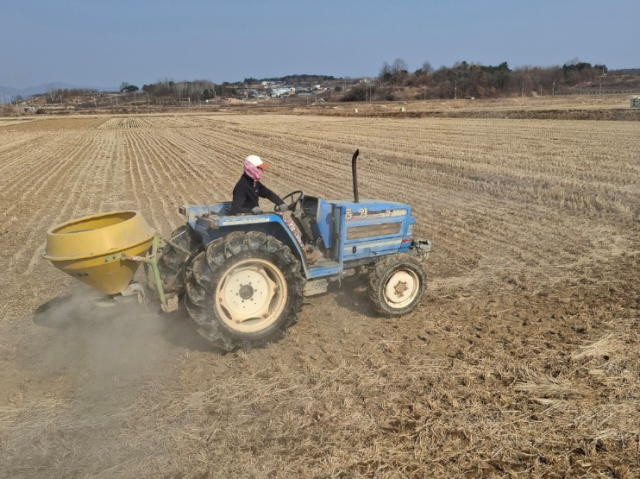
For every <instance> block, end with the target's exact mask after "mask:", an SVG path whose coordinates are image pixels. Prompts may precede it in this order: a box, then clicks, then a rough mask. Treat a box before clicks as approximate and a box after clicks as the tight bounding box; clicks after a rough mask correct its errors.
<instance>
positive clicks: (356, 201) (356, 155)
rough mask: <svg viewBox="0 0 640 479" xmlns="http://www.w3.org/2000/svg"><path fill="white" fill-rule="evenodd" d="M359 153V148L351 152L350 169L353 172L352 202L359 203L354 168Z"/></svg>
mask: <svg viewBox="0 0 640 479" xmlns="http://www.w3.org/2000/svg"><path fill="white" fill-rule="evenodd" d="M359 154H360V148H358V149H357V150H356V152H355V153H354V154H353V158H351V171H352V173H353V202H354V203H359V200H360V198H359V197H358V169H357V168H356V160H357V159H358V155H359Z"/></svg>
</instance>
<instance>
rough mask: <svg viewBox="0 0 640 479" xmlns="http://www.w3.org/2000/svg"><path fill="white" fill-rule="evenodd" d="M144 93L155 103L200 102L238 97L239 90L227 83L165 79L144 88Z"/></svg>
mask: <svg viewBox="0 0 640 479" xmlns="http://www.w3.org/2000/svg"><path fill="white" fill-rule="evenodd" d="M142 91H143V92H144V93H146V94H147V95H148V98H149V99H150V100H152V101H154V102H155V103H167V102H170V103H173V102H176V101H177V102H184V101H188V102H200V101H206V100H212V99H215V98H226V97H233V96H236V95H237V93H238V91H237V88H236V87H235V86H233V85H231V84H229V83H227V82H223V83H222V84H216V83H213V82H212V81H209V80H194V81H179V82H174V81H173V80H169V79H165V80H159V81H157V82H156V83H151V84H148V85H143V86H142Z"/></svg>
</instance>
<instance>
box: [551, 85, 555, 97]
mask: <svg viewBox="0 0 640 479" xmlns="http://www.w3.org/2000/svg"><path fill="white" fill-rule="evenodd" d="M551 96H552V97H554V96H556V82H553V89H552V90H551Z"/></svg>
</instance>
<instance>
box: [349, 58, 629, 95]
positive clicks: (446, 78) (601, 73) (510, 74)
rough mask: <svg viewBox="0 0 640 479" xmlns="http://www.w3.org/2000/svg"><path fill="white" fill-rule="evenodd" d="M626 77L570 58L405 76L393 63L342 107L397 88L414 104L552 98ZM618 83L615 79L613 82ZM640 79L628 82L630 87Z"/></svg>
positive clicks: (460, 65)
mask: <svg viewBox="0 0 640 479" xmlns="http://www.w3.org/2000/svg"><path fill="white" fill-rule="evenodd" d="M625 74H626V73H624V72H622V71H612V72H609V70H608V68H607V66H606V65H603V64H595V65H592V64H591V63H588V62H582V61H580V60H579V59H577V58H575V59H573V60H570V61H568V62H566V63H565V64H564V65H562V66H550V67H540V66H523V67H518V68H514V69H511V68H510V67H509V64H508V63H507V62H502V63H500V64H498V65H482V64H480V63H468V62H466V61H462V62H456V63H454V64H453V65H452V66H441V67H440V68H438V69H437V70H436V69H434V68H433V67H432V66H431V64H430V63H429V62H428V61H427V62H424V64H423V65H422V66H421V67H420V68H418V69H417V70H415V71H414V72H413V73H411V72H410V71H409V67H408V65H407V63H406V62H405V61H404V60H402V59H400V58H397V59H396V60H395V61H394V62H393V63H391V64H389V63H387V62H384V63H383V64H382V67H381V68H380V72H379V73H378V76H377V78H376V80H375V83H374V84H373V85H371V84H366V83H361V84H359V85H358V86H356V87H354V88H352V89H351V90H349V92H347V93H346V94H345V95H344V97H343V100H344V101H367V100H393V99H395V96H396V95H397V94H398V92H399V90H400V88H406V87H414V89H415V90H416V91H415V92H414V95H415V97H416V98H417V99H436V98H492V97H501V96H514V95H522V96H529V95H533V94H539V95H553V94H556V93H559V92H561V91H568V90H570V89H572V88H576V87H579V86H581V87H585V86H590V87H592V88H598V87H600V88H601V87H602V85H603V84H604V85H605V86H606V85H607V82H609V84H611V83H612V77H614V79H615V80H616V81H618V82H619V80H620V78H621V77H622V76H624V75H625ZM615 77H617V79H616V78H615ZM638 82H640V77H637V78H634V79H632V83H634V84H635V85H637V84H638Z"/></svg>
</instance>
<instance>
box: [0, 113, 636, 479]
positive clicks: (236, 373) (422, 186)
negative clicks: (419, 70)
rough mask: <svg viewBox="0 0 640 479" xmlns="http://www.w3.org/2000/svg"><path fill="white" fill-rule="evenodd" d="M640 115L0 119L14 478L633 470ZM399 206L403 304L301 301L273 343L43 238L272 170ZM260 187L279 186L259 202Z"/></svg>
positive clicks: (3, 458)
mask: <svg viewBox="0 0 640 479" xmlns="http://www.w3.org/2000/svg"><path fill="white" fill-rule="evenodd" d="M639 136H640V124H639V123H638V122H635V121H634V122H631V121H615V122H614V121H597V122H596V121H571V120H568V121H563V122H555V121H551V120H508V119H487V118H482V119H477V118H475V119H474V118H471V119H462V118H403V119H394V118H366V117H344V118H339V117H328V116H312V115H305V116H293V115H290V116H287V115H273V114H271V115H233V114H202V115H198V114H193V115H156V116H144V115H130V116H120V117H117V116H113V117H110V116H102V117H91V118H87V117H83V118H78V117H64V118H59V119H55V118H53V119H41V118H36V119H33V120H31V121H14V120H2V121H0V262H1V263H2V264H3V269H4V271H3V275H2V276H0V385H1V386H0V477H11V478H36V477H37V478H40V477H42V478H44V477H47V478H49V477H51V478H53V477H55V478H61V477H64V478H75V477H78V478H79V477H105V478H134V477H135V478H138V477H166V478H208V477H211V478H214V477H215V478H217V477H225V478H226V477H254V478H262V477H265V478H266V477H269V478H271V477H273V478H278V477H377V478H391V477H411V478H430V477H443V478H444V477H519V476H522V477H545V478H554V477H616V478H632V477H637V474H638V471H639V470H640V463H639V462H640V459H639V458H640V455H639V451H640V419H639V418H640V414H639V413H640V410H639V409H640V358H639V354H638V350H639V346H640V335H639V333H638V327H639V326H640V314H639V310H640V293H639V290H638V286H637V285H638V281H639V279H640V278H639V277H640V273H639V271H640V267H639V266H640V265H639V263H640V142H638V137H639ZM356 148H360V152H361V160H360V165H361V168H360V171H359V182H360V185H361V186H360V188H361V191H360V194H361V196H362V197H369V198H379V199H386V200H398V201H404V202H407V203H409V204H410V205H412V208H413V214H414V215H415V216H416V219H417V226H416V229H415V235H416V236H421V237H425V238H430V239H432V240H433V241H434V253H433V254H432V256H431V258H430V259H429V261H428V263H426V264H425V267H426V271H427V274H428V277H429V284H428V289H427V295H426V297H425V300H424V301H423V303H422V304H421V305H420V306H419V307H418V308H417V309H416V310H415V311H414V312H413V313H411V314H409V315H407V316H405V317H403V318H400V319H395V320H389V319H382V318H379V317H377V316H375V315H374V314H373V311H372V308H371V307H370V305H369V303H368V299H367V293H366V286H365V285H360V286H356V287H345V288H342V289H336V290H334V291H332V292H331V293H330V294H327V295H324V296H320V297H314V298H310V300H309V301H308V304H306V305H305V306H303V309H302V311H301V313H300V322H299V323H298V324H297V325H296V326H294V327H293V328H291V329H290V331H289V334H288V335H287V337H286V338H285V339H283V340H282V341H280V342H279V343H277V344H274V345H272V346H271V347H270V348H269V349H261V350H254V351H251V352H250V353H248V354H246V353H243V352H236V353H229V354H223V353H221V352H219V351H215V350H213V349H212V348H211V347H210V346H209V344H208V343H207V342H206V341H205V340H203V339H202V338H200V337H199V336H198V335H197V334H196V333H195V332H194V329H193V327H192V326H191V324H190V322H189V320H188V318H186V317H185V316H184V315H182V314H179V313H177V314H172V315H160V314H157V313H156V311H155V310H154V308H150V310H148V311H145V310H144V308H141V307H138V306H136V305H134V304H116V305H114V306H111V307H104V308H98V309H96V306H95V302H94V300H93V297H92V293H91V292H90V291H88V290H86V289H84V287H82V286H81V285H80V284H79V283H77V282H75V281H74V280H73V279H72V278H70V277H66V276H65V275H63V274H62V273H60V272H58V271H57V270H55V269H54V268H53V267H52V266H51V265H50V264H48V263H47V262H46V261H44V260H43V259H42V254H43V251H44V242H45V232H46V230H47V229H48V228H50V227H51V226H53V225H55V224H58V223H61V222H63V221H65V220H67V219H70V218H74V217H79V216H83V215H86V214H93V213H97V212H101V211H110V210H119V209H129V208H134V209H139V210H141V211H142V212H143V214H144V216H145V217H146V218H147V220H148V221H149V223H150V224H152V225H153V226H155V227H156V228H158V230H159V231H160V232H161V233H163V234H165V235H166V234H169V232H170V231H171V230H173V229H175V228H176V227H177V226H178V225H180V224H182V222H183V218H181V217H180V216H179V215H178V213H177V208H178V206H179V205H181V204H197V203H208V202H214V201H220V200H226V199H228V198H229V197H230V195H231V191H232V188H233V186H234V184H235V182H236V181H237V179H238V177H239V176H240V173H241V164H242V158H244V157H245V156H247V155H248V154H251V153H254V154H258V155H260V156H262V157H263V158H264V159H265V160H266V161H267V162H269V163H270V164H271V167H270V169H269V170H268V172H267V174H266V176H265V178H264V182H265V184H266V185H267V186H269V187H270V188H271V189H273V190H274V191H276V192H277V193H279V194H280V195H281V196H283V195H284V194H286V193H288V192H289V191H291V190H297V189H302V190H303V191H304V192H305V193H308V194H312V195H320V196H323V197H327V198H344V197H349V196H350V194H351V183H350V182H351V179H350V165H349V158H350V156H351V154H352V153H353V151H354V150H355V149H356ZM263 206H267V205H266V204H265V205H263Z"/></svg>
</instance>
